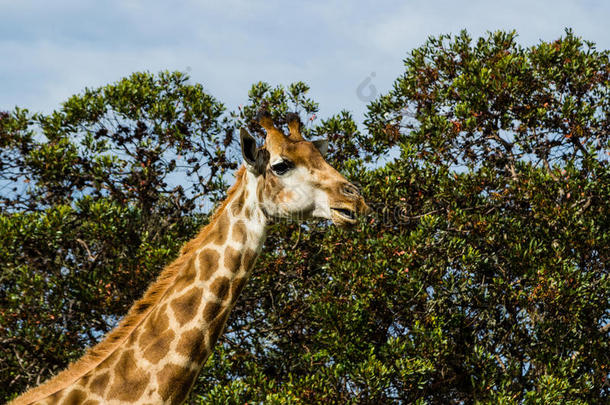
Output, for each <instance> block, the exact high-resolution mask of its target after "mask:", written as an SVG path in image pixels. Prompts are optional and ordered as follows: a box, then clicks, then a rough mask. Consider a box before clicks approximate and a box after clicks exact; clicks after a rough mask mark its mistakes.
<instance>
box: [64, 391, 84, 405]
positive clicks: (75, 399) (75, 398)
mask: <svg viewBox="0 0 610 405" xmlns="http://www.w3.org/2000/svg"><path fill="white" fill-rule="evenodd" d="M86 398H87V394H86V393H85V391H81V390H73V391H72V392H70V393H69V394H68V396H67V397H66V399H64V400H63V405H81V404H82V403H83V402H85V399H86Z"/></svg>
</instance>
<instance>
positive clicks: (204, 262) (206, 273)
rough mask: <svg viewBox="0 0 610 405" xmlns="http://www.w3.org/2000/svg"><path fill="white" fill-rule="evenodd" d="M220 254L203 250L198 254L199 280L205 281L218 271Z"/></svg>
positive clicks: (210, 250)
mask: <svg viewBox="0 0 610 405" xmlns="http://www.w3.org/2000/svg"><path fill="white" fill-rule="evenodd" d="M219 261H220V254H219V253H218V252H217V251H215V250H212V249H205V250H203V251H202V252H201V253H200V254H199V266H200V271H201V280H203V281H207V280H209V279H210V277H212V275H213V274H214V273H216V270H218V262H219Z"/></svg>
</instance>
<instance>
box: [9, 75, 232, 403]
mask: <svg viewBox="0 0 610 405" xmlns="http://www.w3.org/2000/svg"><path fill="white" fill-rule="evenodd" d="M223 111H224V107H223V105H222V104H221V103H219V102H218V101H216V100H215V99H214V98H213V97H211V96H210V95H208V94H206V93H205V92H204V91H203V88H202V86H201V85H193V84H189V83H188V77H186V76H185V75H183V74H181V73H168V72H162V73H160V74H159V75H152V74H149V73H135V74H133V75H131V76H130V77H127V78H125V79H123V80H120V81H119V82H117V83H114V84H111V85H108V86H104V87H102V88H98V89H86V90H85V91H84V92H83V93H82V94H79V95H76V96H73V97H71V98H70V99H69V100H67V101H66V102H65V103H64V104H63V105H62V106H61V108H60V109H59V110H57V111H55V112H53V113H52V114H49V115H41V114H30V113H29V112H28V111H26V110H20V109H17V110H15V111H13V112H12V113H3V114H2V116H1V117H0V165H1V167H0V168H1V171H0V187H1V190H0V246H1V248H0V260H2V272H1V275H0V279H1V284H0V308H1V310H0V336H1V338H0V339H1V342H2V344H1V345H0V348H1V349H0V351H1V355H0V370H1V371H0V373H1V379H2V381H3V384H2V387H1V388H0V397H2V398H7V397H10V395H11V394H14V393H17V392H19V391H21V390H23V388H24V387H25V386H26V385H27V384H35V383H36V382H37V381H40V380H44V379H46V378H47V377H48V376H49V375H50V374H51V373H53V372H56V371H58V370H59V369H61V368H63V367H65V366H66V365H67V363H68V362H69V361H70V360H74V359H75V358H77V357H79V356H80V355H81V354H82V353H83V349H84V347H86V346H90V345H92V344H94V343H95V342H96V341H97V340H99V339H100V337H101V336H102V335H103V333H105V332H106V331H108V330H109V329H110V328H112V327H113V326H114V325H115V324H116V323H117V320H118V319H119V318H120V317H121V316H123V315H124V314H125V313H126V311H127V309H128V308H129V306H130V305H131V304H132V303H133V301H134V300H135V299H137V298H139V296H140V295H141V294H142V292H143V290H144V288H145V287H146V286H147V285H148V283H150V280H151V279H154V277H155V276H156V274H158V272H159V271H160V269H161V268H163V266H164V265H165V264H166V263H167V262H168V261H169V260H170V259H172V258H173V257H174V256H175V254H176V252H177V251H178V249H179V248H180V246H181V244H182V243H183V242H184V241H186V240H188V238H189V237H190V236H192V235H193V233H194V232H195V231H196V230H197V228H198V227H199V226H200V225H201V223H202V221H203V220H204V218H203V217H202V215H201V213H202V210H201V209H199V207H197V203H198V202H199V201H201V199H200V198H198V197H199V195H200V194H202V193H205V196H206V198H207V200H205V201H208V202H213V201H214V200H215V199H216V198H218V196H220V195H222V194H223V192H224V189H225V188H226V184H225V182H224V179H223V175H224V174H225V172H226V170H227V169H232V168H234V167H235V166H236V164H235V163H234V162H233V163H231V162H230V161H229V159H228V158H227V153H226V150H227V148H226V147H227V146H230V145H231V142H232V139H231V138H230V137H227V135H226V132H225V128H224V125H223V124H222V119H221V116H222V114H223Z"/></svg>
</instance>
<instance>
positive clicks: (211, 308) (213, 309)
mask: <svg viewBox="0 0 610 405" xmlns="http://www.w3.org/2000/svg"><path fill="white" fill-rule="evenodd" d="M221 309H222V304H220V303H218V302H213V301H212V302H208V303H207V304H205V308H204V309H203V319H205V321H206V322H211V321H212V320H213V319H214V318H216V317H217V316H218V314H219V313H220V310H221Z"/></svg>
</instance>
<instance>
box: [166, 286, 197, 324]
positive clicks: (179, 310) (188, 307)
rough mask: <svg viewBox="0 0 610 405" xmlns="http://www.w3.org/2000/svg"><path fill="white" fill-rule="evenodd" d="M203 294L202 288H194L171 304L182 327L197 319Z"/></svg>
mask: <svg viewBox="0 0 610 405" xmlns="http://www.w3.org/2000/svg"><path fill="white" fill-rule="evenodd" d="M202 294H203V289H202V288H197V287H193V288H191V289H190V290H189V291H187V292H186V293H184V294H182V295H181V296H180V297H178V298H176V299H175V300H173V301H172V302H171V304H170V305H171V307H172V310H173V311H174V316H175V317H176V320H177V321H178V323H179V324H180V325H184V324H185V323H187V322H188V321H190V320H191V319H193V318H194V317H195V315H196V314H197V310H198V309H199V304H200V303H201V297H202Z"/></svg>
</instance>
